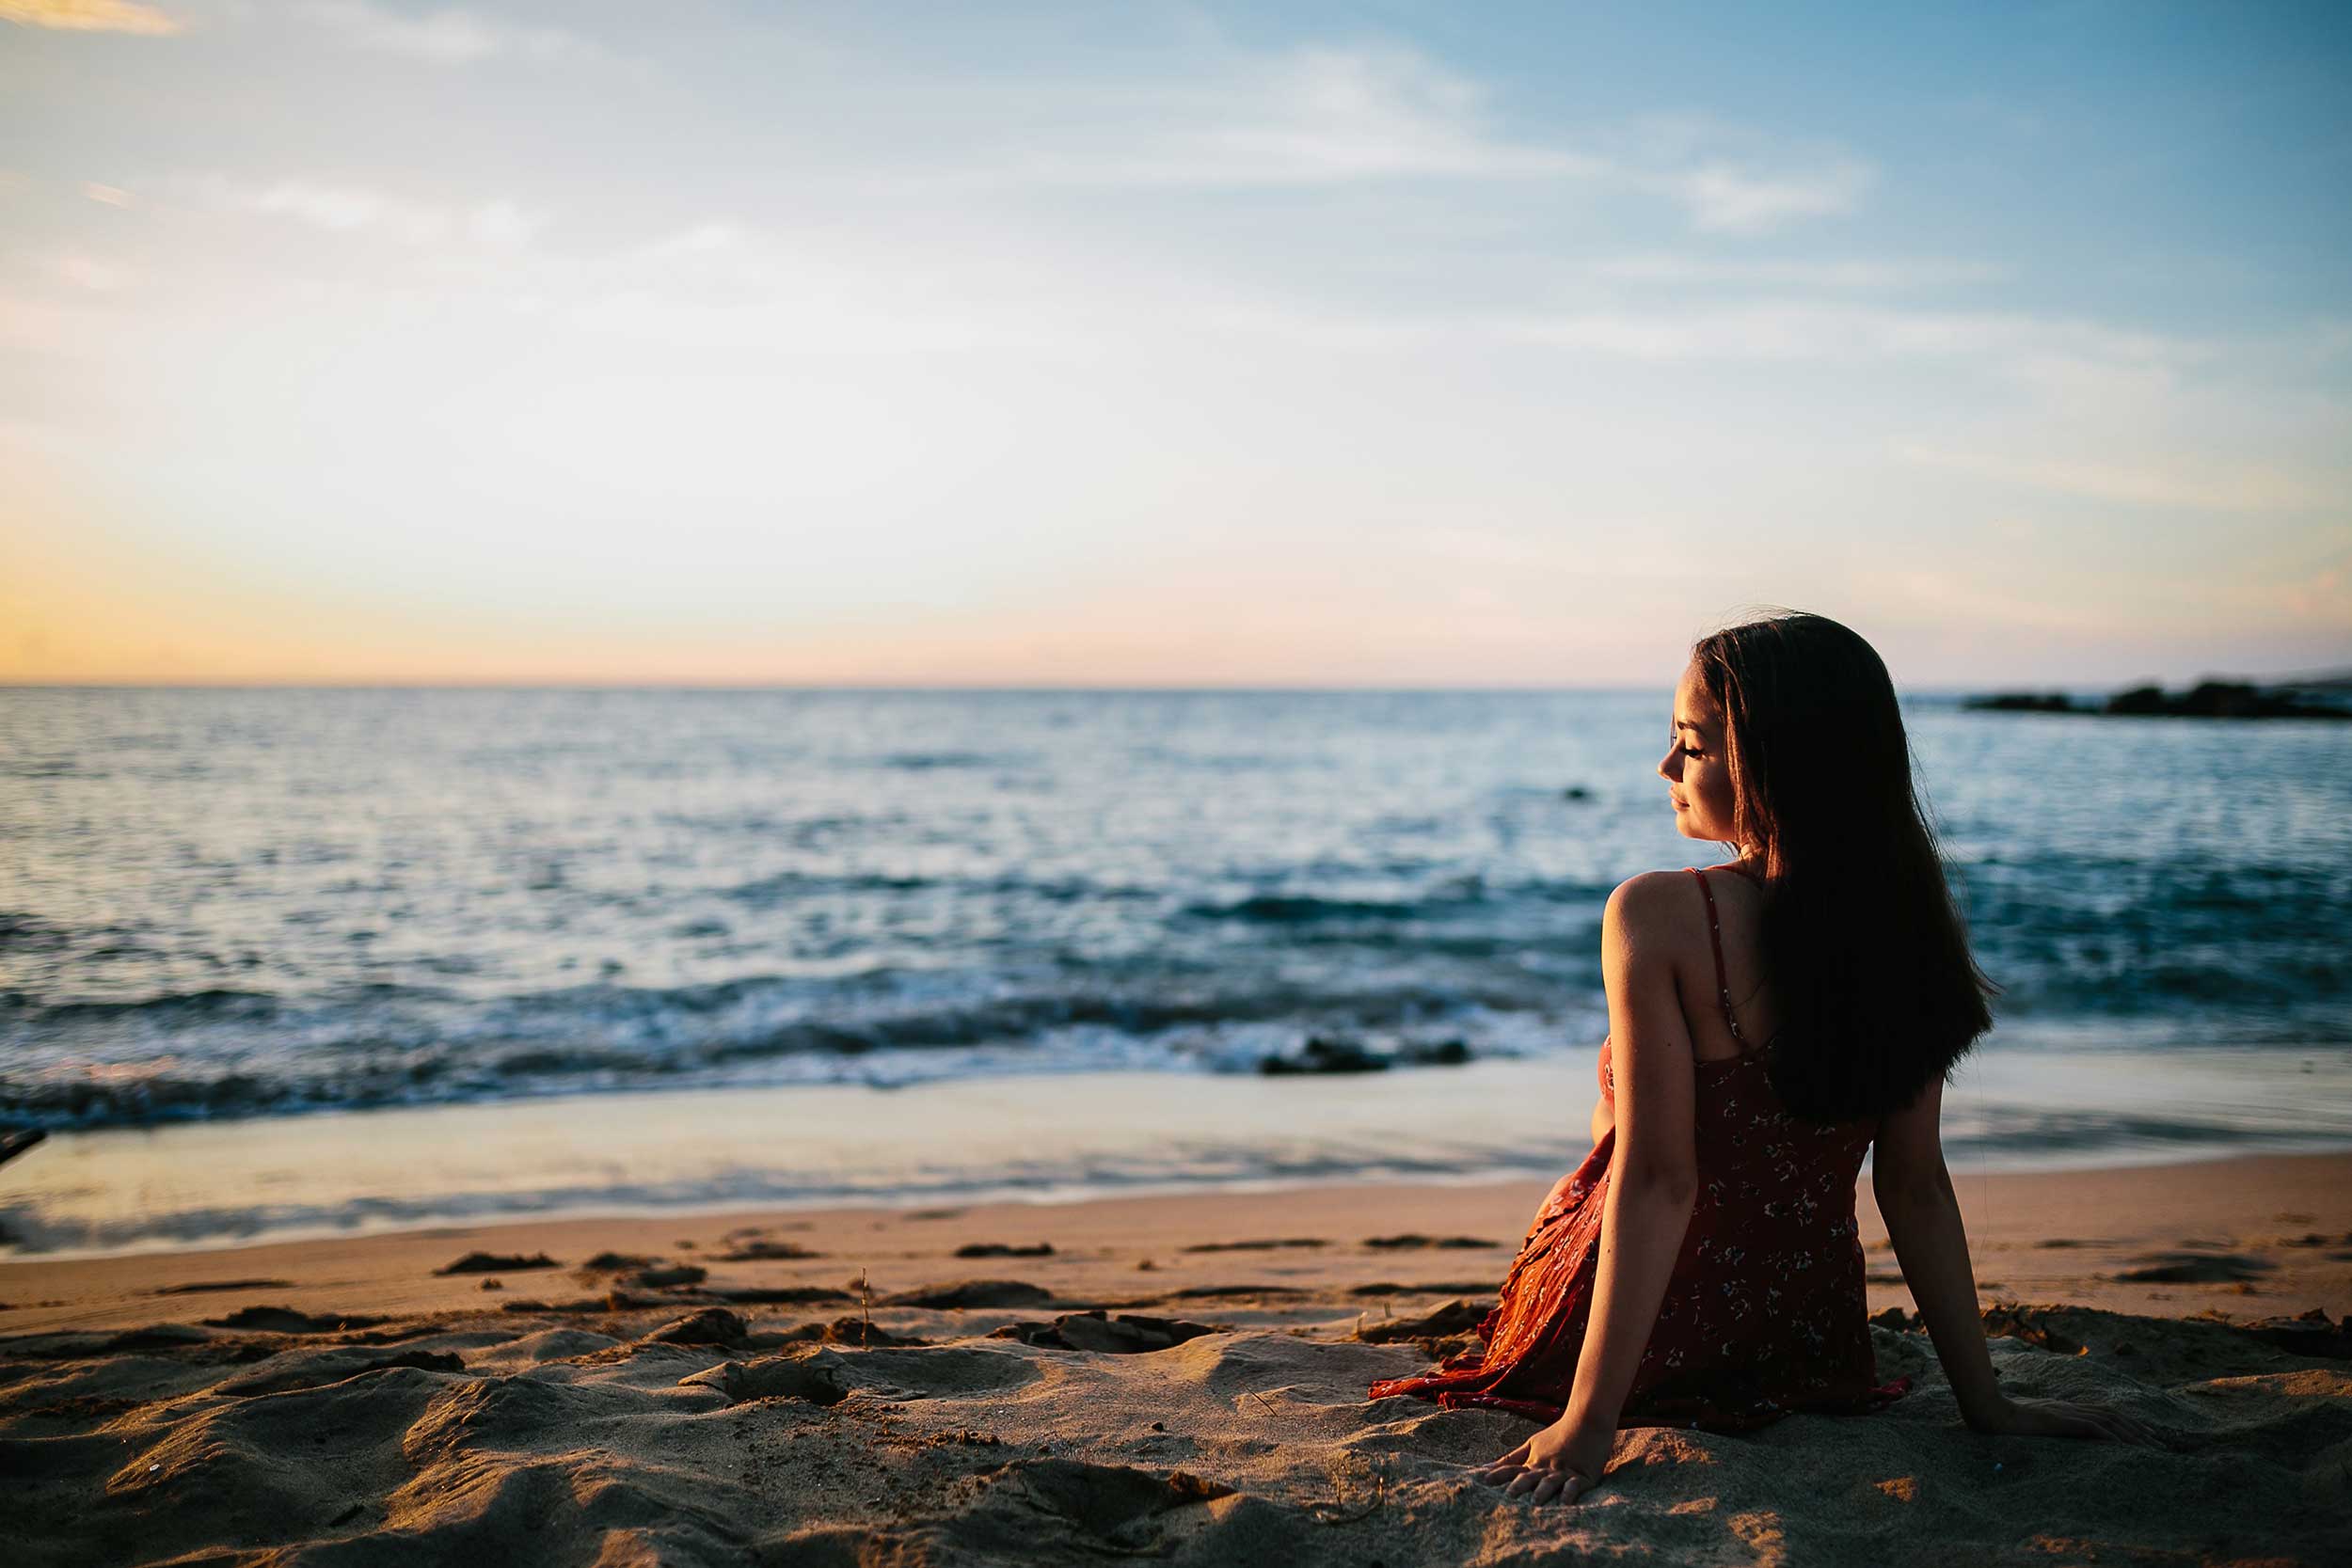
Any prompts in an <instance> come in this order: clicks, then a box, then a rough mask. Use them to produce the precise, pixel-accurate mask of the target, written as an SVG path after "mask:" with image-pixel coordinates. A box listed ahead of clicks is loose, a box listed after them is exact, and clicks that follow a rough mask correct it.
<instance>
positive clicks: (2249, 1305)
mask: <svg viewBox="0 0 2352 1568" xmlns="http://www.w3.org/2000/svg"><path fill="white" fill-rule="evenodd" d="M1565 1168H1566V1167H1564V1169H1565ZM1552 1180H1554V1178H1551V1177H1542V1178H1533V1177H1522V1178H1513V1179H1509V1180H1407V1181H1393V1180H1391V1181H1351V1182H1340V1183H1320V1184H1296V1185H1286V1186H1281V1187H1276V1188H1267V1189H1258V1190H1241V1189H1237V1188H1233V1187H1219V1188H1201V1189H1192V1190H1186V1191H1181V1192H1171V1193H1153V1194H1142V1193H1137V1194H1122V1195H1120V1196H1075V1197H1068V1198H1061V1199H1047V1200H1040V1199H1031V1198H1015V1199H1007V1198H995V1199H990V1200H974V1201H965V1200H957V1199H947V1200H943V1201H940V1202H935V1203H928V1204H926V1203H879V1202H876V1203H861V1204H849V1205H831V1206H823V1207H811V1208H797V1207H778V1206H774V1205H752V1206H723V1207H718V1208H713V1209H708V1210H700V1211H695V1212H684V1211H676V1210H664V1211H661V1212H651V1213H627V1212H622V1213H599V1214H582V1215H568V1216H563V1217H557V1216H551V1215H550V1216H539V1217H533V1216H519V1217H516V1216H504V1217H501V1218H499V1219H498V1220H496V1221H494V1222H488V1223H479V1224H456V1225H433V1226H420V1227H404V1228H401V1229H396V1230H381V1231H375V1232H370V1233H363V1234H353V1233H342V1234H336V1235H329V1236H318V1237H310V1238H302V1239H291V1238H274V1239H269V1240H263V1241H257V1242H247V1243H235V1244H229V1245H222V1246H217V1247H203V1248H185V1247H183V1248H179V1249H176V1250H172V1251H135V1252H117V1253H107V1254H98V1255H87V1256H80V1257H58V1256H49V1255H37V1256H32V1257H18V1258H10V1259H0V1304H5V1306H4V1307H0V1335H19V1334H24V1333H40V1332H51V1331H56V1330H60V1329H69V1328H70V1329H90V1328H98V1327H117V1328H122V1327H132V1326H135V1325H136V1324H139V1323H154V1322H166V1321H175V1319H176V1318H188V1317H200V1316H204V1315H217V1313H218V1312H219V1311H225V1310H230V1309H233V1308H236V1307H240V1306H244V1305H253V1304H260V1303H262V1302H263V1300H264V1298H266V1302H267V1304H269V1305H277V1306H286V1307H294V1308H295V1309H297V1310H301V1311H305V1312H312V1313H317V1312H327V1311H335V1310H348V1309H351V1308H352V1307H354V1306H355V1304H356V1303H358V1302H360V1301H364V1302H365V1303H366V1304H367V1306H368V1309H369V1310H371V1311H381V1310H386V1309H398V1310H402V1311H450V1310H455V1309H459V1308H462V1307H469V1306H480V1305H481V1304H482V1291H481V1279H480V1277H464V1276H453V1275H436V1274H435V1273H434V1272H433V1271H434V1270H435V1269H437V1268H440V1267H442V1266H444V1265H446V1264H447V1263H449V1262H450V1261H451V1260H452V1259H455V1258H457V1257H458V1256H460V1255H461V1254H464V1253H467V1252H471V1251H479V1252H485V1253H491V1254H506V1255H522V1256H531V1255H533V1254H540V1253H545V1254H547V1255H548V1256H549V1257H551V1258H553V1259H554V1260H555V1262H556V1264H557V1265H561V1266H562V1267H571V1266H573V1265H576V1264H577V1263H578V1262H579V1260H580V1259H585V1258H588V1257H591V1256H593V1255H595V1254H597V1253H601V1252H615V1253H623V1254H630V1255H637V1256H658V1257H660V1258H662V1259H666V1260H669V1261H673V1262H676V1263H681V1264H686V1263H691V1264H694V1265H695V1266H699V1267H705V1268H707V1269H708V1270H709V1271H710V1281H709V1283H710V1284H711V1285H712V1286H714V1287H724V1288H730V1289H742V1290H759V1289H771V1290H772V1289H809V1288H838V1287H839V1282H840V1280H841V1279H842V1277H844V1275H845V1271H846V1273H847V1275H850V1276H854V1275H856V1274H857V1273H858V1272H859V1271H860V1270H864V1271H866V1272H867V1274H868V1275H869V1277H870V1278H871V1280H872V1281H873V1288H874V1290H875V1291H876V1292H877V1293H887V1292H888V1291H896V1290H899V1289H903V1288H906V1287H909V1286H912V1285H915V1284H919V1283H922V1281H920V1280H917V1279H915V1278H914V1275H917V1274H925V1273H930V1274H938V1273H942V1272H945V1271H948V1270H952V1269H955V1268H960V1267H961V1268H964V1269H965V1271H966V1272H972V1271H973V1269H974V1268H975V1267H977V1265H976V1264H973V1263H970V1262H968V1261H966V1260H960V1259H956V1258H955V1256H954V1253H955V1249H956V1247H958V1246H961V1245H968V1244H979V1245H1026V1246H1033V1245H1037V1244H1039V1243H1044V1244H1047V1245H1050V1246H1052V1247H1053V1249H1054V1250H1053V1252H1052V1253H1051V1254H1049V1255H1044V1256H1040V1257H1036V1258H1034V1259H1031V1258H1020V1259H1014V1260H1012V1261H1013V1262H1015V1263H1017V1265H1018V1266H1020V1267H1022V1268H1025V1269H1026V1270H1027V1271H1029V1275H1033V1276H1034V1277H1035V1278H1036V1279H1037V1281H1038V1282H1039V1283H1041V1284H1043V1285H1046V1286H1049V1287H1050V1288H1052V1289H1053V1290H1055V1291H1057V1293H1058V1294H1060V1295H1063V1296H1066V1297H1073V1298H1074V1297H1076V1296H1081V1295H1084V1296H1096V1295H1108V1296H1120V1297H1129V1296H1136V1295H1138V1294H1143V1293H1148V1291H1150V1290H1152V1289H1157V1288H1161V1287H1167V1288H1222V1287H1227V1286H1232V1285H1233V1284H1235V1283H1237V1282H1246V1281H1248V1280H1251V1279H1259V1280H1264V1279H1272V1280H1276V1281H1278V1282H1280V1283H1282V1284H1284V1285H1286V1286H1295V1287H1302V1288H1303V1287H1312V1288H1317V1289H1340V1288H1353V1287H1354V1286H1355V1285H1359V1284H1363V1283H1377V1281H1372V1280H1370V1279H1369V1275H1370V1274H1372V1273H1378V1272H1380V1271H1381V1270H1382V1269H1383V1268H1384V1267H1385V1268H1387V1272H1388V1273H1390V1274H1399V1275H1409V1276H1412V1277H1411V1278H1401V1279H1400V1280H1398V1281H1396V1282H1400V1283H1416V1282H1425V1281H1427V1280H1430V1279H1432V1278H1437V1277H1438V1276H1437V1275H1431V1274H1430V1273H1429V1271H1428V1270H1427V1268H1426V1267H1423V1266H1422V1265H1423V1264H1425V1263H1426V1262H1429V1261H1433V1260H1438V1259H1443V1260H1445V1262H1446V1267H1445V1268H1444V1270H1443V1271H1442V1278H1443V1281H1446V1282H1456V1283H1458V1282H1465V1281H1473V1280H1476V1279H1480V1278H1484V1277H1486V1275H1491V1276H1492V1277H1493V1280H1494V1281H1495V1282H1497V1283H1499V1282H1500V1280H1501V1277H1502V1268H1503V1266H1504V1265H1506V1264H1507V1263H1508V1262H1509V1261H1510V1259H1511V1257H1512V1255H1513V1253H1514V1252H1515V1251H1516V1249H1517V1246H1518V1242H1519V1240H1520V1239H1521V1238H1522V1237H1523V1235H1524V1233H1525V1228H1526V1225H1527V1222H1528V1220H1529V1218H1530V1217H1531V1216H1532V1214H1533V1212H1534V1207H1535V1205H1536V1204H1537V1203H1538V1202H1539V1201H1540V1200H1541V1198H1542V1196H1543V1195H1544V1194H1545V1192H1547V1191H1548V1190H1549V1187H1550V1184H1551V1181H1552ZM1952 1183H1953V1188H1954V1190H1955V1192H1956V1193H1957V1194H1958V1196H1959V1198H1960V1205H1961V1213H1962V1218H1963V1223H1964V1224H1965V1226H1966V1227H1967V1231H1968V1237H1969V1243H1970V1251H1971V1258H1972V1260H1973V1262H1974V1264H1975V1267H1976V1272H1977V1279H1978V1291H1979V1297H1980V1298H1982V1299H1984V1300H1987V1301H1991V1300H1994V1299H2019V1298H2020V1294H2021V1292H2023V1293H2024V1294H2025V1295H2026V1296H2029V1297H2031V1298H2033V1299H2054V1298H2062V1299H2065V1300H2067V1301H2070V1302H2073V1303H2074V1304H2076V1305H2081V1306H2090V1307H2100V1308H2102V1309H2108V1310H2117V1311H2135V1312H2154V1313H2156V1314H2158V1315H2177V1314H2179V1313H2182V1312H2185V1311H2188V1310H2192V1309H2195V1308H2198V1307H2217V1308H2222V1309H2226V1310H2228V1311H2229V1312H2231V1314H2232V1315H2233V1316H2239V1317H2246V1316H2265V1315H2271V1314H2283V1315H2288V1316H2292V1315H2295V1314H2296V1313H2300V1312H2303V1311H2306V1310H2309V1309H2310V1308H2312V1307H2320V1308H2322V1309H2324V1310H2327V1311H2328V1312H2329V1313H2331V1314H2334V1313H2340V1312H2342V1311H2344V1309H2345V1308H2346V1307H2352V1152H2323V1153H2297V1154H2251V1155H2233V1156H2227V1157H2222V1158H2217V1159H2198V1160H2189V1161H2177V1162H2169V1163H2163V1164H2150V1163H2140V1164H2111V1165H2102V1166H2096V1167H2089V1168H2082V1169H2074V1170H2066V1171H2012V1172H2003V1171H1994V1172H1989V1173H1983V1174H1979V1173H1976V1172H1970V1171H1963V1170H1957V1169H1955V1170H1954V1171H1953V1172H1952ZM1854 1212H1855V1216H1856V1218H1857V1220H1858V1222H1859V1225H1860V1232H1861V1240H1862V1242H1863V1245H1864V1250H1865V1253H1866V1255H1867V1257H1868V1260H1869V1265H1870V1271H1869V1278H1870V1283H1869V1286H1868V1296H1869V1303H1868V1305H1869V1308H1870V1310H1872V1311H1874V1312H1876V1311H1880V1310H1883V1308H1885V1307H1889V1306H1904V1307H1909V1306H1911V1305H1912V1304H1911V1298H1910V1293H1909V1291H1908V1290H1907V1288H1905V1287H1904V1286H1903V1285H1902V1284H1901V1283H1900V1277H1899V1265H1898V1262H1897V1259H1895V1257H1894V1255H1893V1253H1892V1251H1891V1250H1890V1248H1889V1244H1888V1242H1887V1238H1886V1230H1885V1226H1884V1223H1883V1220H1882V1219H1881V1218H1880V1216H1879V1213H1878V1208H1877V1204H1876V1202H1875V1201H1874V1200H1873V1199H1872V1197H1871V1194H1870V1187H1869V1182H1868V1180H1867V1179H1865V1180H1860V1181H1858V1182H1857V1183H1856V1192H1855V1198H1854ZM748 1232H757V1233H760V1234H762V1235H769V1236H773V1237H788V1238H789V1239H790V1244H791V1245H792V1246H795V1247H798V1248H800V1249H801V1250H803V1251H804V1252H807V1253H811V1254H814V1255H815V1256H811V1257H806V1258H797V1259H795V1258H783V1257H775V1258H760V1259H727V1260H714V1259H723V1258H724V1255H725V1254H726V1253H727V1252H728V1251H729V1247H728V1238H729V1236H730V1235H731V1234H733V1235H737V1236H740V1235H742V1234H745V1233H748ZM1359 1232H1360V1233H1361V1234H1358V1233H1359ZM1417 1232H1418V1233H1427V1234H1431V1235H1434V1236H1438V1237H1441V1238H1456V1239H1463V1240H1470V1239H1474V1240H1478V1241H1482V1242H1485V1243H1490V1244H1488V1245H1485V1246H1477V1247H1472V1246H1450V1247H1444V1248H1431V1249H1413V1248H1394V1249H1377V1248H1374V1249H1367V1247H1366V1246H1365V1245H1364V1243H1365V1242H1366V1241H1368V1240H1369V1239H1371V1238H1372V1237H1374V1236H1376V1235H1387V1234H1411V1233H1417ZM2306 1238H2318V1239H2317V1240H2306ZM1266 1240H1288V1241H1298V1242H1305V1241H1312V1242H1315V1243H1319V1244H1316V1245H1311V1246H1309V1245H1292V1246H1280V1247H1251V1246H1244V1245H1235V1244H1233V1243H1248V1242H1252V1241H1266ZM1186 1248H1193V1249H1197V1250H1192V1251H1187V1250H1185V1249H1186ZM1210 1248H1215V1249H1217V1250H1207V1249H1210ZM734 1250H736V1251H741V1250H742V1249H741V1248H739V1247H738V1248H735V1249H734ZM2176 1253H2177V1254H2182V1255H2184V1256H2185V1255H2188V1254H2196V1255H2199V1256H2201V1257H2206V1258H2209V1259H2210V1260H2211V1261H2210V1262H2209V1263H2208V1264H2206V1265H2204V1266H2202V1267H2201V1268H2199V1269H2192V1270H2190V1271H2189V1272H2191V1273H2203V1274H2208V1275H2214V1276H2216V1277H2214V1278H2212V1279H2209V1280H2202V1281H2200V1280H2182V1281H2163V1280H2158V1281H2130V1280H2122V1279H2118V1278H2115V1277H2112V1276H2113V1275H2116V1274H2118V1273H2122V1272H2124V1271H2126V1270H2128V1269H2130V1268H2133V1267H2161V1266H2162V1265H2161V1263H2160V1262H2150V1261H2149V1259H2158V1258H2160V1257H2163V1256H2169V1255H2171V1254H2176ZM1147 1260H1148V1261H1149V1267H1147V1268H1140V1269H1139V1268H1138V1267H1137V1265H1138V1264H1142V1263H1145V1262H1146V1261H1147ZM1408 1264H1409V1265H1410V1266H1407V1265H1408ZM1473 1264H1474V1265H1476V1266H1475V1267H1473V1266H1471V1265H1473ZM1005 1266H1007V1265H1006V1263H1005V1262H1002V1261H999V1262H995V1263H992V1264H991V1265H989V1267H990V1270H991V1271H992V1272H998V1271H1001V1270H1002V1269H1003V1268H1004V1267H1005ZM542 1275H560V1269H550V1270H525V1271H517V1272H512V1277H511V1278H510V1277H505V1276H504V1275H499V1276H498V1277H501V1283H502V1285H503V1286H504V1287H505V1288H506V1289H507V1290H508V1291H524V1292H530V1291H534V1290H535V1287H536V1285H537V1283H538V1279H537V1278H536V1277H534V1276H542ZM2225 1275H2226V1276H2227V1277H2221V1276H2225ZM239 1279H251V1280H257V1281H262V1282H264V1283H262V1284H259V1285H255V1286H253V1287H252V1288H249V1289H246V1290H227V1289H222V1288H221V1282H223V1281H234V1280H239ZM575 1293H576V1292H575ZM192 1307H193V1308H200V1309H201V1310H198V1311H192V1310H190V1308H192Z"/></svg>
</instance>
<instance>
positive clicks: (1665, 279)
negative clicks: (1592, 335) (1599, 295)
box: [1585, 253, 2010, 293]
mask: <svg viewBox="0 0 2352 1568" xmlns="http://www.w3.org/2000/svg"><path fill="white" fill-rule="evenodd" d="M1585 270H1586V271H1588V272H1590V273H1592V274H1593V275H1594V276H1596V277H1608V278H1613V279H1617V280H1620V281H1623V282H1628V283H1758V284H1765V285H1770V286H1776V287H1784V288H1797V289H1833V290H1851V291H1854V292H1857V293H1860V292H1872V291H1883V292H1886V293H1897V292H1900V291H1902V290H1906V289H1933V288H1945V287H1949V286H1951V285H1954V284H1968V283H1991V282H1997V281H2000V280H2001V279H2003V278H2006V277H2009V276H2010V269H2008V268H2007V267H2001V266H1995V265H1994V264H1992V263H1990V262H1986V261H1946V260H1940V259H1936V258H1927V259H1924V260H1910V261H1865V260H1859V259H1848V260H1842V261H1747V260H1739V259H1727V258H1722V257H1712V256H1683V255H1676V254H1672V253H1664V254H1649V255H1632V256H1615V257H1610V258H1607V259H1605V260H1602V261H1594V262H1592V263H1590V264H1589V265H1588V266H1587V268H1586V269H1585Z"/></svg>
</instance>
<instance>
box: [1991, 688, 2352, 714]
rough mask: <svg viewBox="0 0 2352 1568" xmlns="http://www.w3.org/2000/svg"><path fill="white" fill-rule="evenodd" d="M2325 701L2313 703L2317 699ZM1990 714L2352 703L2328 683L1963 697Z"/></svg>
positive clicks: (2282, 709) (2271, 709)
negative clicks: (2095, 695)
mask: <svg viewBox="0 0 2352 1568" xmlns="http://www.w3.org/2000/svg"><path fill="white" fill-rule="evenodd" d="M2314 694H2315V695H2317V696H2318V698H2319V699H2320V700H2318V701H2312V700H2310V698H2311V697H2312V695H2314ZM1961 706H1963V707H1965V708H1974V709H1977V710H1978V711H1979V712H1986V713H2086V714H2097V715H2106V716H2110V717H2116V718H2125V719H2352V705H2347V704H2345V703H2343V702H2341V701H2338V700H2336V697H2335V692H2334V690H2333V689H2331V688H2328V687H2327V686H2325V685H2324V683H2322V684H2314V685H2299V686H2273V687H2263V686H2255V685H2253V684H2251V683H2249V682H2247V681H2200V682H2199V683H2198V684H2197V685H2195V686H2193V687H2191V688H2190V689H2188V690H2186V691H2183V692H2179V693H2177V694H2176V693H2171V692H2168V691H2166V690H2165V689H2163V688H2162V687H2157V686H2135V687H2133V688H2131V689H2128V690H2125V691H2118V692H2116V693H2115V694H2114V695H2113V696H2111V697H2109V698H2107V699H2106V701H2105V702H2104V703H2078V702H2076V701H2074V699H2073V698H2072V697H2069V696H2068V695H2066V694H2065V693H2064V692H2062V691H1997V692H1994V693H1993V694H1992V695H1990V696H1983V697H1968V698H1964V699H1963V701H1962V703H1961Z"/></svg>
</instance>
